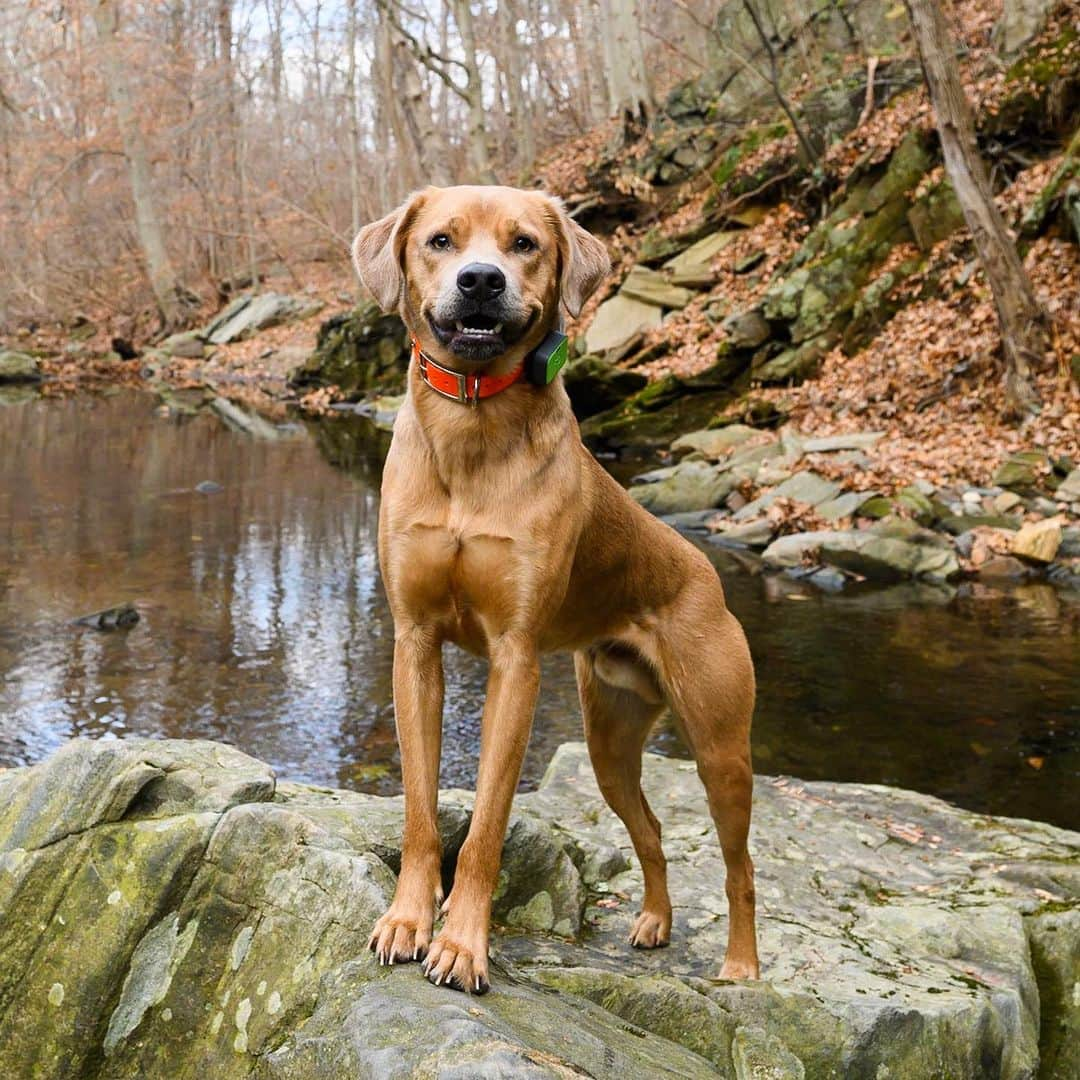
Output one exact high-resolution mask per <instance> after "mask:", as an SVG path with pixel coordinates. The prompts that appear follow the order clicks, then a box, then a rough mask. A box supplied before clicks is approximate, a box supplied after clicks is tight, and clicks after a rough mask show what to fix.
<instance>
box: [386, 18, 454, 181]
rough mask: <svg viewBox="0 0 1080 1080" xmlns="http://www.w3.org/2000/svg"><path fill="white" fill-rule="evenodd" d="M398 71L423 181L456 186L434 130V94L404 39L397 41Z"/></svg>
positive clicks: (442, 147) (441, 144)
mask: <svg viewBox="0 0 1080 1080" xmlns="http://www.w3.org/2000/svg"><path fill="white" fill-rule="evenodd" d="M395 47H396V49H397V64H398V67H397V70H398V71H399V72H400V73H401V80H402V87H403V91H404V92H403V94H402V97H403V99H404V101H405V108H404V109H403V110H402V112H403V113H404V119H405V124H406V127H407V129H408V132H409V139H410V141H411V142H412V145H413V151H414V153H415V156H416V161H417V163H418V164H419V167H420V179H421V183H424V184H437V185H439V186H444V187H445V186H447V185H449V184H452V183H453V179H452V178H451V176H450V169H449V167H448V165H447V160H446V152H445V144H444V142H443V140H442V138H441V137H439V135H437V134H436V131H435V118H434V116H433V115H432V112H431V95H430V94H429V93H428V91H427V88H426V87H425V86H424V84H423V81H422V80H421V78H420V72H419V71H418V70H417V67H416V61H415V60H414V59H413V55H412V52H411V51H410V49H409V46H408V44H407V43H406V42H405V41H404V39H402V38H398V39H397V40H396V41H395Z"/></svg>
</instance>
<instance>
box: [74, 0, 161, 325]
mask: <svg viewBox="0 0 1080 1080" xmlns="http://www.w3.org/2000/svg"><path fill="white" fill-rule="evenodd" d="M94 26H95V28H96V30H97V34H98V38H99V40H100V41H101V73H102V77H103V78H104V80H105V85H106V89H107V90H108V94H109V99H110V100H111V101H112V103H113V108H115V109H116V119H117V124H118V126H119V128H120V136H121V138H122V139H123V143H124V154H125V156H126V157H127V162H128V174H129V178H130V182H131V197H132V200H133V201H134V203H135V228H136V231H137V233H138V237H139V245H140V247H141V248H142V252H143V257H144V258H145V260H146V270H147V276H148V278H149V279H150V287H151V288H152V289H153V291H154V298H155V300H156V301H157V306H158V310H159V311H160V313H161V319H162V322H163V324H164V326H165V327H166V328H168V329H172V328H175V327H176V326H179V325H180V322H181V319H182V306H181V302H180V297H181V295H182V290H181V288H180V285H179V282H178V281H177V278H176V273H175V271H174V270H173V267H172V263H171V262H170V260H169V253H168V250H167V248H166V246H165V236H164V233H163V232H162V228H161V222H160V218H159V215H158V208H157V204H156V202H155V199H154V189H153V182H152V179H151V175H150V156H149V153H148V152H147V148H146V143H145V141H144V140H143V133H142V129H141V128H140V127H139V121H138V117H137V116H136V114H135V108H134V105H133V103H132V99H131V86H130V85H129V83H128V80H127V69H126V67H125V64H126V60H125V58H124V55H123V47H122V44H121V42H120V40H119V33H118V31H119V19H118V13H117V9H116V3H115V0H97V3H96V4H95V6H94Z"/></svg>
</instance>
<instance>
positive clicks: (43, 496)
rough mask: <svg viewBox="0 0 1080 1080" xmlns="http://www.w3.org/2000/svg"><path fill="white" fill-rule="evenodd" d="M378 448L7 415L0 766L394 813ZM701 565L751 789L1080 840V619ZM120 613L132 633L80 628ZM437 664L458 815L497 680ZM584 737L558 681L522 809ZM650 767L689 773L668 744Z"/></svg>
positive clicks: (26, 409)
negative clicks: (145, 760)
mask: <svg viewBox="0 0 1080 1080" xmlns="http://www.w3.org/2000/svg"><path fill="white" fill-rule="evenodd" d="M387 440H388V437H387V436H386V435H383V434H381V433H378V432H375V431H374V430H373V429H372V428H371V427H370V426H369V425H368V424H367V422H366V421H364V420H361V419H359V418H355V417H348V418H344V417H330V418H327V419H325V420H321V421H305V422H303V423H297V424H294V425H288V430H286V431H284V432H283V433H282V437H281V438H280V439H277V440H256V439H253V438H251V437H249V436H245V435H243V434H240V433H237V432H234V431H232V430H230V429H229V428H227V427H226V426H225V425H224V424H223V423H222V422H221V420H220V419H219V418H218V417H217V416H215V415H213V414H211V413H206V412H203V413H199V414H197V415H194V416H181V417H176V416H164V415H162V410H161V408H160V405H159V402H158V401H157V399H155V398H154V397H152V396H151V395H148V394H143V393H138V392H131V391H123V392H118V393H115V394H109V395H102V396H89V395H84V396H80V397H69V398H53V399H46V398H38V397H26V398H25V399H24V400H20V401H16V402H13V403H9V404H6V405H3V404H0V766H10V765H22V764H27V763H32V762H34V761H38V760H40V759H41V758H42V757H44V756H45V755H47V754H48V753H50V752H51V751H52V750H54V749H56V747H58V746H59V745H60V744H61V743H63V742H64V741H65V740H67V739H70V738H72V737H75V736H90V737H94V738H116V737H124V736H128V735H149V736H153V737H159V738H164V737H170V738H188V737H203V738H211V739H220V740H224V741H226V742H230V743H233V744H235V745H236V746H238V747H240V748H241V749H243V750H245V751H247V752H249V753H251V754H253V755H255V756H257V757H259V758H262V759H264V760H266V761H269V762H270V763H271V764H272V765H273V766H274V767H275V768H276V769H277V770H278V773H279V775H281V776H283V777H287V778H289V779H294V780H303V781H308V782H313V783H318V784H324V785H332V786H340V787H346V788H354V789H359V790H364V791H373V792H378V793H383V794H390V793H394V792H396V791H398V790H399V788H400V784H399V781H400V773H399V761H398V755H397V746H396V741H395V736H394V721H393V707H392V703H391V685H390V679H391V658H392V651H393V628H392V624H391V620H390V616H389V611H388V609H387V605H386V600H385V597H384V595H383V591H382V587H381V584H380V580H379V574H378V566H377V559H376V524H377V516H378V503H379V496H378V483H379V470H380V462H381V460H382V455H383V454H384V453H385V449H386V445H387ZM206 482H209V484H207V483H206ZM199 485H202V489H201V490H200V489H199V487H198V486H199ZM709 553H710V556H711V557H712V559H713V561H714V563H715V564H716V566H717V570H718V571H719V573H720V574H721V576H722V577H723V580H724V585H725V588H726V590H727V593H728V599H729V603H730V606H731V608H732V609H733V611H734V612H735V614H736V615H737V616H738V617H739V618H740V620H741V621H742V623H743V626H744V627H745V629H746V632H747V636H748V637H749V639H750V644H751V648H752V650H753V653H754V657H755V661H756V665H757V672H758V684H759V697H758V707H757V713H756V716H755V726H754V754H755V768H756V770H757V771H758V772H761V773H790V774H793V775H795V776H799V777H803V778H806V779H819V778H821V779H833V780H857V781H865V782H872V783H883V784H893V785H899V786H902V787H910V788H915V789H917V790H920V791H925V792H930V793H932V794H936V795H940V796H942V797H943V798H946V799H949V800H950V801H953V802H956V803H959V804H960V805H963V806H966V807H969V808H972V809H975V810H981V811H988V812H993V813H999V814H1009V815H1013V816H1019V817H1032V818H1038V819H1042V820H1046V821H1051V822H1055V823H1057V824H1060V825H1063V826H1067V827H1071V828H1078V827H1080V782H1078V781H1080V594H1076V593H1065V592H1057V591H1055V590H1054V589H1053V588H1051V587H1050V586H1048V585H1045V584H1036V585H1027V586H1024V587H1017V588H1012V589H1010V590H1008V591H997V590H991V589H988V588H986V587H984V586H978V585H971V584H964V585H961V586H960V587H958V588H950V589H940V588H933V587H929V586H922V585H906V586H894V587H891V588H881V587H860V588H859V589H856V590H854V591H849V592H845V593H843V594H841V595H827V594H824V593H821V592H818V591H817V590H815V589H814V588H813V586H811V585H809V584H806V583H802V582H797V581H794V580H791V579H788V578H785V577H782V576H781V577H776V576H767V575H761V574H759V573H756V572H754V568H753V566H750V567H749V568H748V567H747V565H746V564H747V560H746V559H744V558H742V557H737V556H734V555H732V554H731V553H727V552H723V551H722V550H719V549H709ZM128 600H130V601H132V602H133V603H134V604H135V605H136V607H137V609H138V611H139V613H140V615H141V620H140V621H139V622H138V624H137V625H135V626H134V627H132V628H130V629H126V630H117V631H114V632H111V633H106V632H101V631H98V630H93V629H88V628H85V627H81V626H73V625H72V620H73V619H75V618H76V617H78V616H81V615H84V614H86V613H87V612H91V611H94V610H96V609H99V608H104V607H108V606H111V605H114V604H117V603H120V602H122V601H128ZM445 658H446V715H445V722H444V732H445V734H444V740H443V762H442V783H443V785H444V786H464V787H469V786H472V785H473V783H474V781H475V772H476V759H477V749H478V745H479V716H480V709H481V705H482V701H483V694H484V680H485V665H484V664H483V662H482V661H479V660H476V659H474V658H472V657H469V656H467V655H465V654H463V653H461V652H459V651H458V650H456V649H455V648H454V647H453V646H447V648H446V650H445ZM580 737H581V721H580V714H579V711H578V705H577V694H576V689H575V686H574V677H573V667H572V663H571V661H570V658H569V657H568V656H553V657H548V658H546V659H545V661H544V667H543V687H542V691H541V699H540V704H539V707H538V709H537V714H536V721H535V725H534V729H533V737H532V742H531V744H530V748H529V752H528V756H527V759H526V763H525V771H524V775H523V778H522V786H523V787H524V788H528V787H531V786H535V784H536V782H537V781H538V779H539V777H540V776H541V775H542V774H543V771H544V768H545V766H546V764H547V762H548V761H549V760H550V757H551V754H552V752H553V750H554V748H555V747H556V746H557V745H558V744H559V743H561V742H564V741H566V740H568V739H578V738H580ZM651 746H652V749H654V750H656V751H658V752H660V753H664V754H671V755H675V756H686V750H685V747H684V746H683V744H682V742H681V740H680V738H679V735H678V733H677V731H676V730H675V729H674V728H673V726H672V725H671V723H670V722H669V721H663V722H661V724H660V726H659V727H658V728H657V730H656V732H655V734H654V736H653V738H652V743H651Z"/></svg>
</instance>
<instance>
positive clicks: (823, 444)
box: [803, 431, 885, 454]
mask: <svg viewBox="0 0 1080 1080" xmlns="http://www.w3.org/2000/svg"><path fill="white" fill-rule="evenodd" d="M884 435H885V432H884V431H850V432H848V433H847V434H846V435H822V436H819V437H817V438H813V439H804V440H803V453H805V454H827V453H832V452H833V451H836V450H869V449H870V447H871V446H874V445H876V444H877V443H878V442H880V441H881V439H882V438H883V437H884Z"/></svg>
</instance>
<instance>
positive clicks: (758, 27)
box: [743, 0, 819, 162]
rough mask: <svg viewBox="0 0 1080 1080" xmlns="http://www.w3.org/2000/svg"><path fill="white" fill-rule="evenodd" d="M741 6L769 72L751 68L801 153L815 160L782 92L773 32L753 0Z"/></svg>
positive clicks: (797, 120)
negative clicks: (764, 85) (788, 123)
mask: <svg viewBox="0 0 1080 1080" xmlns="http://www.w3.org/2000/svg"><path fill="white" fill-rule="evenodd" d="M743 7H744V8H745V9H746V14H747V15H749V16H750V21H751V22H752V23H753V24H754V33H756V34H757V37H758V41H760V42H761V47H762V49H764V51H765V56H766V57H767V59H768V61H769V72H768V75H765V74H764V73H763V72H760V71H757V69H756V68H755V69H753V70H754V71H755V72H756V73H757V74H759V75H761V76H762V77H763V78H764V79H765V81H766V82H768V84H769V86H770V87H771V89H772V92H773V96H774V97H775V98H776V101H777V103H778V104H779V106H780V108H781V109H783V110H784V115H785V116H786V117H787V118H788V120H790V121H791V127H792V130H793V131H794V132H795V136H796V138H797V139H798V140H799V145H800V146H801V147H802V149H803V153H804V154H806V157H807V160H808V161H812V162H814V161H817V160H818V157H819V155H818V152H817V150H816V149H815V148H814V144H813V143H812V142H811V141H810V137H809V136H808V135H807V134H806V132H805V130H804V129H803V126H802V124H801V123H799V118H798V116H797V115H796V113H795V110H794V109H793V108H792V107H791V102H790V101H788V98H787V95H786V94H785V93H784V90H783V86H782V85H781V82H780V59H779V57H778V56H777V53H776V47H775V46H774V45H773V40H772V39H773V33H772V32H770V31H769V30H766V28H765V24H764V23H763V22H762V19H761V15H760V13H759V12H758V9H757V6H756V4H755V3H754V0H743Z"/></svg>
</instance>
